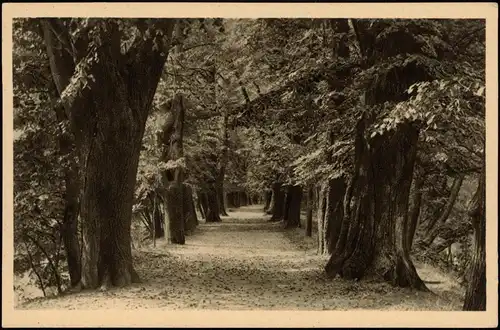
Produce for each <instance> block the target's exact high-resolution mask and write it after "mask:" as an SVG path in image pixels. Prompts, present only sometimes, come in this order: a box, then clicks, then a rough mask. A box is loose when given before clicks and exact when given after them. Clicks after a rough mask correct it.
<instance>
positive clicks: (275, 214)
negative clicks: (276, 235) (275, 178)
mask: <svg viewBox="0 0 500 330" xmlns="http://www.w3.org/2000/svg"><path fill="white" fill-rule="evenodd" d="M284 208H285V192H284V191H283V189H282V187H281V183H279V182H276V183H274V184H273V199H272V201H271V210H272V217H271V219H270V221H281V220H282V219H283V215H284Z"/></svg>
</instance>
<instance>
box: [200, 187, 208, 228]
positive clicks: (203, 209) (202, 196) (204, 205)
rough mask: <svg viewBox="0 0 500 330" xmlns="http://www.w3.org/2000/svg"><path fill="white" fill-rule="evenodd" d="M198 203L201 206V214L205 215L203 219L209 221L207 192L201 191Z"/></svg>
mask: <svg viewBox="0 0 500 330" xmlns="http://www.w3.org/2000/svg"><path fill="white" fill-rule="evenodd" d="M198 202H199V205H200V209H201V213H202V214H203V218H204V219H205V221H206V220H207V212H208V197H207V193H206V192H205V191H200V192H199V193H198Z"/></svg>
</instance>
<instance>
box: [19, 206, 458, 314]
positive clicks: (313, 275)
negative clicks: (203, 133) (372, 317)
mask: <svg viewBox="0 0 500 330" xmlns="http://www.w3.org/2000/svg"><path fill="white" fill-rule="evenodd" d="M134 259H135V265H136V268H137V270H138V272H139V274H140V275H141V277H142V280H143V283H140V284H135V285H133V286H131V287H128V288H125V289H111V290H109V291H106V292H95V291H94V292H81V293H78V294H72V295H66V296H62V297H59V298H54V299H35V300H33V301H31V302H29V303H26V304H24V305H22V306H19V307H18V308H23V309H25V308H26V309H47V308H50V309H79V310H83V309H103V308H125V309H139V308H165V309H232V310H235V309H239V310H242V309H247V310H248V309H281V310H293V309H301V310H322V309H328V310H352V309H377V310H381V309H386V310H387V309H390V310H460V307H461V305H460V301H459V298H457V297H456V295H454V294H453V292H454V290H455V289H456V288H455V287H453V285H452V284H449V281H448V282H446V278H444V277H442V276H443V275H438V274H437V273H435V272H434V271H433V270H432V269H429V268H422V272H424V273H426V272H427V273H426V275H425V276H427V278H425V279H427V280H436V279H437V280H443V278H444V280H445V282H446V283H448V287H446V286H445V285H442V286H441V288H437V291H438V294H439V296H440V297H438V296H434V295H430V294H423V293H415V292H410V291H409V290H405V289H397V288H393V287H390V286H389V285H387V284H383V283H375V282H369V281H361V282H349V281H344V280H342V279H334V280H327V279H326V278H325V277H324V274H323V265H324V264H325V262H326V259H325V257H324V256H318V255H316V248H315V239H314V238H307V237H304V236H303V232H302V231H301V230H300V229H297V230H295V231H294V230H292V231H284V230H283V229H281V226H280V224H279V223H269V222H267V217H263V216H262V211H261V208H260V207H258V206H257V207H255V206H254V207H246V208H242V209H239V210H238V211H237V212H230V215H229V217H223V222H222V223H213V224H206V223H200V225H199V227H198V229H197V231H196V232H195V233H194V234H193V235H191V236H188V237H187V239H186V244H185V245H182V246H181V245H175V246H172V245H167V244H166V243H165V242H164V241H159V242H157V246H156V248H153V247H152V246H151V247H148V248H142V249H140V250H136V251H135V252H134ZM436 276H437V277H436ZM439 276H441V277H439ZM433 289H435V288H433Z"/></svg>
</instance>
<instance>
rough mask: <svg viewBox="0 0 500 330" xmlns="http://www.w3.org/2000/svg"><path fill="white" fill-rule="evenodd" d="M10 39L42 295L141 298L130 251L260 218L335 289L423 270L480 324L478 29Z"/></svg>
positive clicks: (97, 26)
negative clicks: (458, 292)
mask: <svg viewBox="0 0 500 330" xmlns="http://www.w3.org/2000/svg"><path fill="white" fill-rule="evenodd" d="M13 31H14V35H13V41H14V47H13V67H14V128H15V135H16V137H15V141H14V192H15V196H14V197H15V198H14V214H15V217H14V224H15V232H14V239H15V257H14V264H15V272H16V274H18V275H19V276H21V275H22V274H28V275H26V276H28V278H29V279H30V281H31V282H32V283H34V285H36V286H37V287H39V288H40V289H41V290H42V291H43V294H44V295H45V294H48V293H49V292H50V291H51V290H56V292H58V293H59V294H61V293H63V292H67V291H68V290H69V291H80V290H82V289H96V288H108V287H113V286H116V287H123V286H128V285H131V284H133V283H138V282H140V281H141V277H143V274H141V272H140V271H137V270H136V268H135V267H134V264H135V261H134V251H135V250H140V249H141V247H143V246H154V247H156V244H157V241H158V240H162V241H166V242H168V244H169V245H172V246H173V245H184V244H185V243H186V242H189V240H190V237H194V236H195V235H196V231H197V227H198V226H199V225H200V224H203V223H204V224H206V223H219V222H224V221H225V220H224V219H226V218H225V217H226V216H228V214H229V213H230V211H234V210H237V209H238V208H240V207H242V206H247V205H253V204H259V205H261V206H260V210H261V211H262V213H266V214H267V215H268V218H269V220H268V221H269V222H273V223H274V222H276V223H279V224H280V226H281V228H283V230H285V231H286V230H292V229H293V230H295V229H296V228H300V230H301V232H303V234H304V235H305V236H306V237H311V236H314V237H315V242H316V247H317V253H318V254H320V255H326V256H327V258H326V260H327V262H325V264H324V265H323V266H324V269H323V270H322V271H323V272H324V273H325V274H326V275H327V277H328V278H330V279H333V278H335V277H337V276H339V277H341V278H342V279H344V280H348V281H351V280H356V281H357V280H361V281H363V280H364V279H375V280H376V281H379V282H387V283H389V284H391V285H392V286H394V287H403V288H412V289H416V290H418V291H424V292H425V291H428V290H429V288H428V285H426V283H425V281H424V280H422V279H421V277H420V276H419V273H418V272H417V270H416V268H415V266H414V261H418V262H422V263H426V264H432V265H434V266H435V267H438V268H440V269H441V270H442V271H444V272H446V273H449V274H452V275H453V276H455V277H456V278H458V279H459V282H460V285H462V288H463V294H464V303H463V309H464V310H484V309H485V305H486V284H485V184H486V182H485V162H484V145H485V22H484V20H448V19H447V20H444V19H440V20H424V19H419V20H398V19H219V18H206V19H178V20H173V19H112V18H109V19H97V18H60V19H17V20H15V22H14V30H13ZM207 235H208V234H207ZM167 266H168V265H167ZM16 290H22V288H21V287H18V288H16ZM332 294H335V293H334V292H332Z"/></svg>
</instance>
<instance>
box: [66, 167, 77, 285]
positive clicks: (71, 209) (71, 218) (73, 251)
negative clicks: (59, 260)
mask: <svg viewBox="0 0 500 330" xmlns="http://www.w3.org/2000/svg"><path fill="white" fill-rule="evenodd" d="M74 166H75V167H76V164H74ZM71 167H73V165H71ZM65 181H66V195H65V203H66V205H65V207H64V218H63V224H62V227H61V236H62V239H63V243H64V250H65V252H66V261H67V263H68V272H69V277H70V282H71V286H72V287H73V286H76V285H77V284H78V283H79V282H80V279H81V263H80V242H79V240H78V214H79V209H80V205H79V204H80V203H79V200H78V195H79V191H80V189H79V184H78V182H77V181H78V171H77V169H76V168H73V169H70V170H68V171H67V172H66V173H65Z"/></svg>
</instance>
